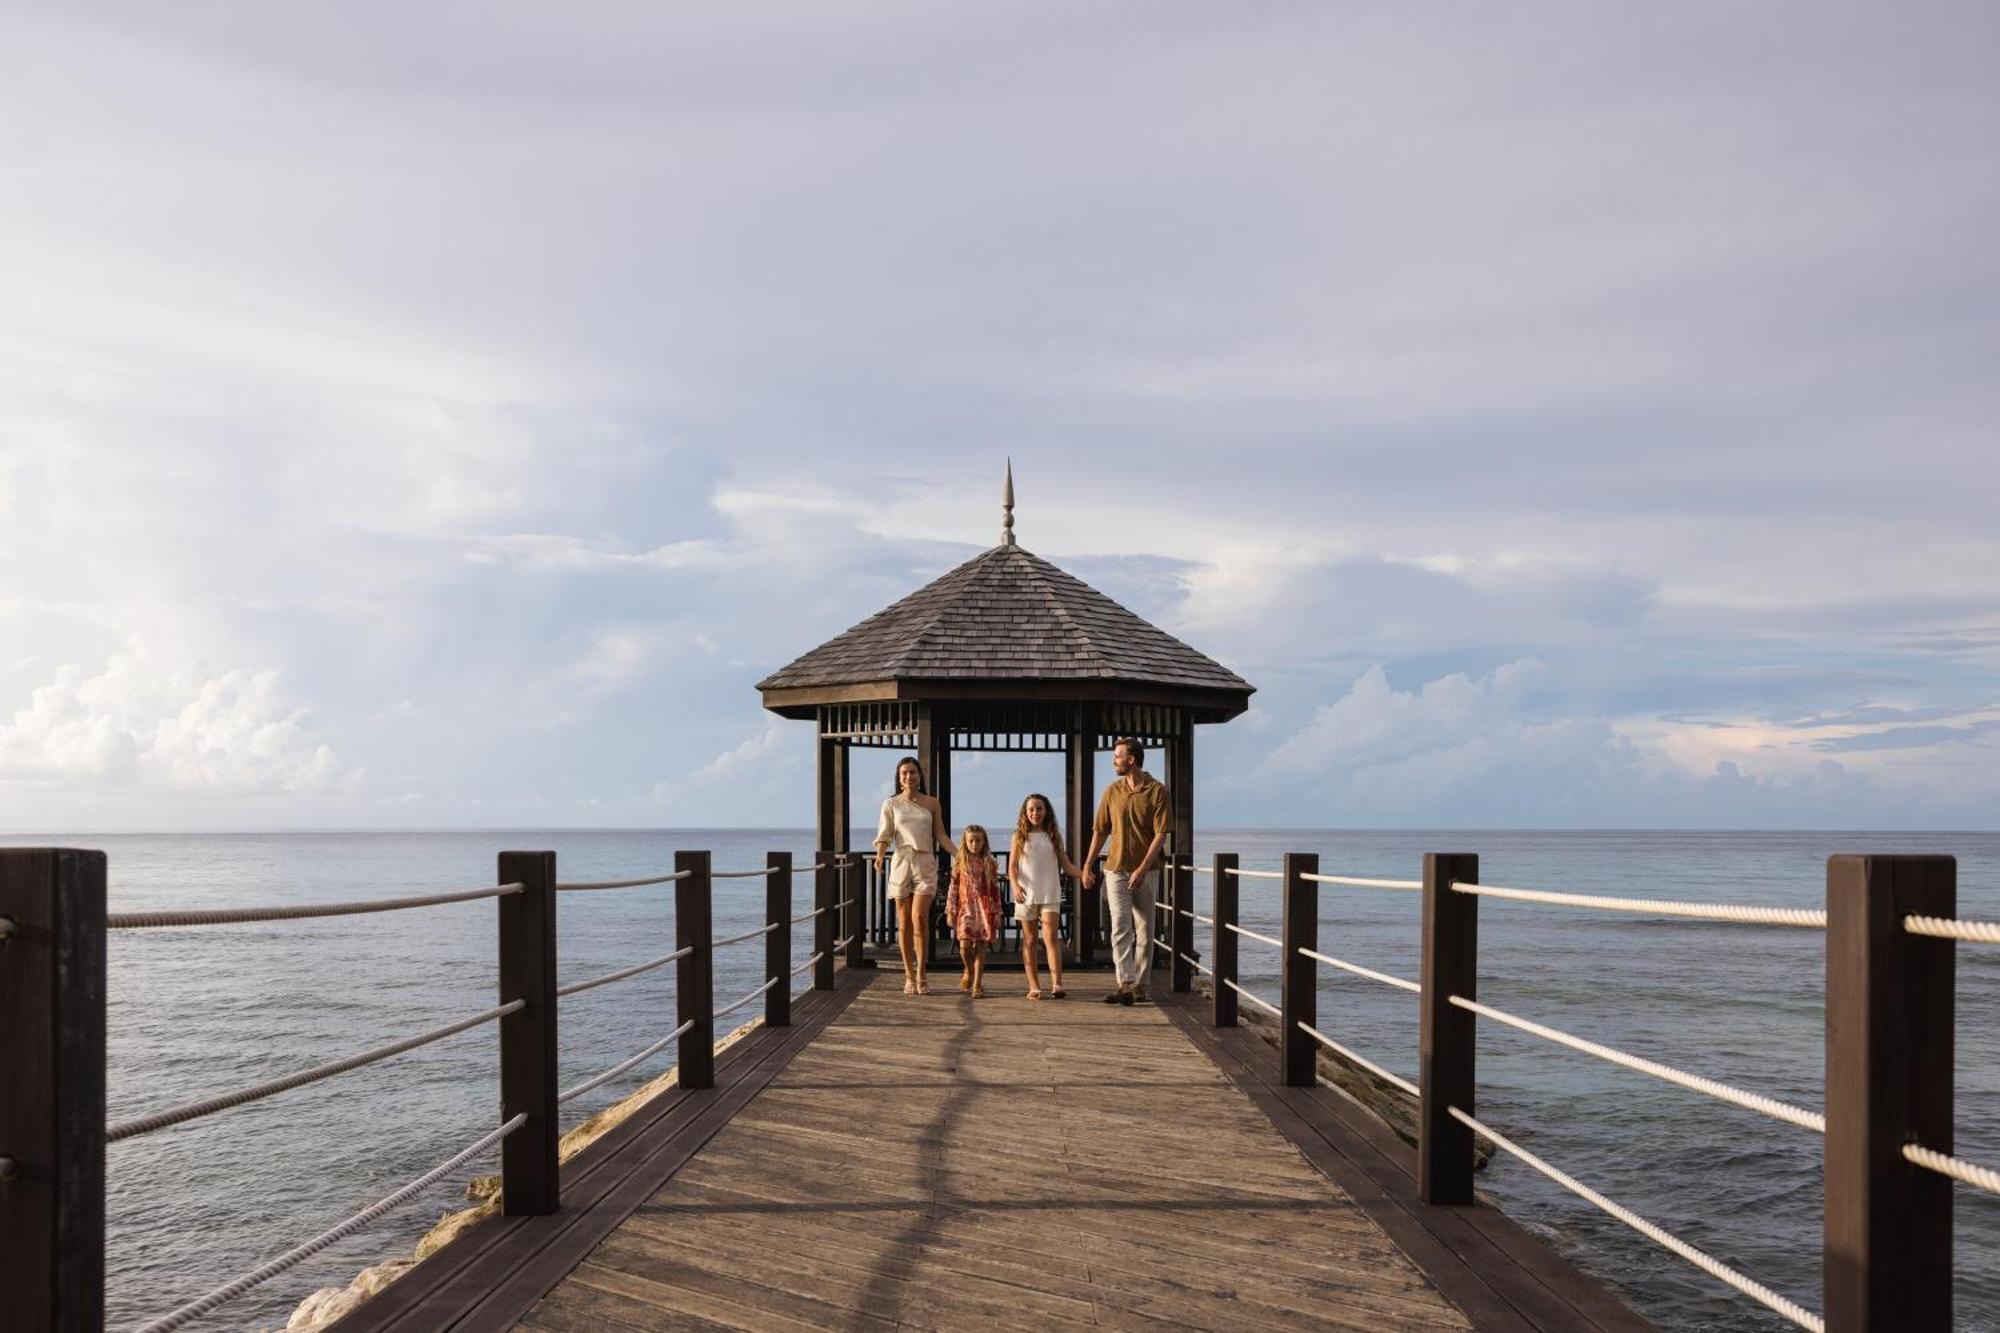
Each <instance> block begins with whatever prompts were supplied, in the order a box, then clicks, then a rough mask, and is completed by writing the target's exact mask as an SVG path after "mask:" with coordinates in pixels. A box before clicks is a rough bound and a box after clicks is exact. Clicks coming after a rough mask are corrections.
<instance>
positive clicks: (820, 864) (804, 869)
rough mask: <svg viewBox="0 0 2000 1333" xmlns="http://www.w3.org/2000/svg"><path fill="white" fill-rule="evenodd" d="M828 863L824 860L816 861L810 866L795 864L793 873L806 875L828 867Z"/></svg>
mask: <svg viewBox="0 0 2000 1333" xmlns="http://www.w3.org/2000/svg"><path fill="white" fill-rule="evenodd" d="M826 865H827V863H826V862H824V861H815V862H813V863H812V864H811V865H809V866H793V867H792V873H793V874H794V875H804V874H807V873H809V872H811V871H815V870H824V869H826Z"/></svg>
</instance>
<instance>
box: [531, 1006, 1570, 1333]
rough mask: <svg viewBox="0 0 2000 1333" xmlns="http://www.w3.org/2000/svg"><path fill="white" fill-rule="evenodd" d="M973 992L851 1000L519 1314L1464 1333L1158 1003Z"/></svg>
mask: <svg viewBox="0 0 2000 1333" xmlns="http://www.w3.org/2000/svg"><path fill="white" fill-rule="evenodd" d="M890 980H893V978H891V979H890ZM940 980H943V981H945V982H947V983H949V981H950V980H952V978H950V977H941V978H940ZM988 987H989V991H990V992H991V998H988V999H986V1000H983V1001H976V1002H975V1001H969V1000H966V999H965V998H963V997H962V996H961V995H960V994H959V993H958V992H957V990H956V988H955V987H950V986H949V985H948V984H947V986H946V987H945V988H944V989H943V990H941V992H940V993H939V994H936V995H931V996H925V997H906V996H904V995H902V994H900V993H899V991H898V990H897V989H896V988H894V987H893V986H892V985H888V984H877V985H875V986H873V987H871V988H870V989H868V990H865V991H863V992H862V993H861V994H860V995H859V996H858V997H857V998H856V999H855V1000H854V1001H853V1003H852V1004H851V1005H849V1006H848V1008H847V1009H846V1010H844V1011H843V1012H842V1013H841V1014H840V1015H838V1016H837V1018H836V1019H835V1020H834V1021H833V1022H832V1023H831V1024H830V1025H829V1026H828V1027H826V1029H825V1030H824V1031H823V1032H821V1034H820V1035H819V1037H818V1038H817V1039H816V1040H815V1041H814V1042H813V1044H812V1045H811V1046H810V1047H808V1048H806V1049H805V1050H803V1051H802V1052H801V1053H800V1054H799V1055H798V1056H796V1057H795V1058H794V1059H793V1060H792V1061H791V1063H790V1064H789V1065H788V1066H787V1067H785V1068H784V1069H783V1070H782V1071H780V1072H779V1073H777V1074H776V1075H775V1076H774V1077H773V1078H772V1080H771V1081H770V1083H769V1084H767V1085H766V1086H765V1087H764V1089H763V1090H762V1091H761V1092H759V1093H758V1095H757V1096H756V1098H755V1099H754V1100H753V1101H752V1102H750V1103H749V1105H748V1106H746V1107H745V1108H744V1109H743V1110H742V1111H740V1112H739V1113H738V1114H737V1115H736V1116H735V1118H734V1119H733V1120H732V1121H731V1122H730V1123H729V1124H728V1125H727V1126H726V1127H725V1128H723V1129H722V1130H721V1131H720V1132H719V1133H717V1134H716V1135H715V1137H714V1138H713V1139H711V1140H710V1141H709V1143H708V1144H707V1146H706V1147H705V1148H703V1149H702V1150H701V1152H700V1153H699V1154H698V1155H696V1156H695V1157H694V1158H693V1159H692V1160H691V1161H689V1162H688V1164H687V1165H686V1166H684V1167H682V1168H681V1170H680V1171H679V1172H678V1173H677V1174H676V1175H675V1176H674V1177H673V1179H672V1180H670V1181H668V1182H667V1183H666V1184H665V1186H664V1187H663V1188H661V1189H660V1190H659V1191H658V1192H657V1193H655V1194H654V1195H653V1197H652V1198H651V1199H650V1201H648V1202H647V1203H645V1204H643V1205H641V1206H640V1207H639V1208H638V1209H637V1210H636V1211H635V1212H634V1213H633V1214H632V1216H631V1217H630V1218H629V1220H627V1221H626V1222H625V1224H624V1225H623V1226H621V1227H619V1228H618V1230H617V1231H616V1232H615V1233H613V1234H612V1235H611V1236H609V1237H607V1238H606V1239H605V1240H604V1241H603V1242H602V1243H600V1244H599V1245H597V1247H596V1248H595V1249H594V1250H592V1251H591V1252H590V1253H589V1254H588V1255H587V1256H585V1257H584V1258H583V1260H582V1262H581V1263H580V1264H579V1265H578V1266H577V1267H576V1269H575V1270H574V1271H573V1272H572V1273H570V1275H569V1276H568V1277H567V1278H566V1279H565V1280H564V1281H563V1282H562V1283H561V1285H559V1286H557V1287H556V1288H555V1289H554V1290H553V1291H552V1292H550V1294H549V1295H548V1296H547V1297H546V1298H545V1299H544V1300H543V1301H542V1302H541V1303H540V1304H538V1305H537V1306H535V1307H534V1308H533V1309H532V1310H530V1311H529V1312H528V1314H527V1316H526V1318H525V1320H524V1321H523V1322H522V1323H521V1324H520V1325H519V1327H520V1328H523V1329H531V1330H539V1331H541V1333H554V1331H555V1330H567V1329H581V1328H604V1329H667V1328H684V1327H712V1326H721V1327H726V1328H739V1329H807V1328H811V1329H819V1328H876V1327H880V1328H889V1327H895V1326H909V1327H918V1328H969V1327H982V1328H983V1327H996V1328H1019V1329H1035V1330H1043V1329H1060V1328H1082V1327H1101V1326H1109V1327H1116V1328H1126V1329H1139V1328H1154V1327H1170V1328H1173V1327H1178V1328H1218V1329H1219V1328H1228V1329H1239V1328H1287V1329H1291V1328H1330V1329H1349V1330H1357V1331H1358V1330H1379V1329H1413V1330H1415V1329H1463V1328H1469V1327H1472V1326H1473V1321H1472V1320H1470V1319H1468V1317H1467V1315H1466V1314H1465V1313H1464V1312H1463V1311H1462V1310H1461V1309H1460V1308H1459V1307H1458V1306H1457V1305H1455V1304H1453V1302H1452V1301H1450V1300H1448V1299H1446V1298H1445V1297H1444V1296H1443V1295H1442V1294H1441V1293H1440V1292H1439V1290H1438V1288H1437V1287H1436V1285H1435V1284H1434V1283H1433V1282H1431V1281H1430V1280H1428V1279H1427V1278H1426V1277H1425V1275H1424V1274H1423V1272H1422V1271H1421V1270H1420V1269H1419V1268H1418V1266H1417V1265H1416V1264H1414V1263H1412V1262H1411V1261H1410V1260H1409V1259H1408V1258H1406V1257H1405V1256H1404V1255H1403V1254H1402V1252H1401V1251H1400V1250H1399V1249H1398V1247H1397V1244H1396V1242H1395V1241H1394V1240H1392V1239H1391V1237H1390V1236H1389V1235H1388V1234H1387V1233H1385V1231H1384V1230H1383V1228H1382V1227H1381V1226H1380V1225H1378V1224H1377V1223H1376V1222H1375V1221H1374V1220H1372V1219H1371V1217H1370V1216H1369V1215H1368V1214H1367V1213H1366V1212H1365V1211H1364V1210H1363V1209H1362V1208H1360V1207H1358V1206H1357V1205H1356V1203H1355V1202H1354V1200H1353V1199H1351V1198H1350V1197H1349V1195H1348V1193H1347V1192H1346V1191H1345V1190H1344V1189H1343V1188H1342V1187H1340V1186H1339V1185H1336V1184H1334V1183H1332V1182H1331V1181H1329V1179H1328V1178H1327V1177H1326V1176H1325V1175H1323V1174H1322V1173H1321V1171H1320V1170H1316V1169H1314V1166H1313V1165H1311V1164H1310V1163H1309V1162H1308V1161H1307V1160H1306V1158H1305V1157H1304V1156H1302V1155H1301V1153H1300V1152H1299V1151H1298V1150H1297V1149H1296V1148H1295V1147H1294V1146H1293V1145H1292V1144H1291V1143H1289V1142H1287V1141H1286V1139H1285V1137H1284V1136H1283V1135H1281V1134H1280V1133H1279V1132H1278V1130H1277V1129H1275V1128H1274V1127H1273V1124H1272V1122H1271V1120H1270V1119H1269V1118H1268V1117H1267V1115H1266V1114H1265V1112H1264V1111H1262V1110H1260V1109H1259V1108H1258V1106H1257V1105H1255V1104H1254V1103H1253V1101H1252V1099H1251V1097H1250V1096H1249V1095H1247V1094H1246V1092H1245V1091H1244V1090H1243V1089H1241V1088H1239V1087H1238V1086H1237V1084H1236V1083H1235V1082H1233V1081H1232V1080H1231V1078H1230V1077H1229V1076H1228V1075H1227V1074H1226V1073H1225V1072H1224V1071H1223V1070H1222V1069H1221V1068H1219V1067H1218V1065H1217V1064H1216V1062H1215V1061H1214V1060H1212V1059H1211V1058H1209V1057H1208V1056H1207V1055H1205V1054H1204V1053H1203V1052H1202V1050H1201V1049H1199V1048H1197V1046H1196V1045H1195V1044H1194V1043H1193V1042H1191V1041H1190V1040H1189V1038H1188V1036H1187V1035H1184V1034H1183V1033H1182V1032H1181V1031H1179V1030H1177V1028H1176V1025H1175V1022H1174V1021H1173V1018H1172V1017H1171V1016H1170V1014H1169V1012H1168V1010H1167V1009H1166V1008H1164V1007H1154V1006H1139V1007H1136V1008H1131V1009H1120V1008H1115V1007H1107V1006H1104V1005H1102V1004H1099V1003H1096V1002H1095V1001H1096V1000H1097V999H1098V998H1099V997H1098V994H1090V993H1085V992H1083V991H1082V990H1078V991H1076V992H1073V998H1071V999H1069V1000H1066V1001H1060V1002H1058V1001H1052V1000H1044V1001H1041V1002H1039V1003H1031V1002H1029V1001H1027V1000H1026V999H1025V998H1024V997H1023V995H1022V988H1021V982H1020V979H1019V978H1017V977H1011V976H1001V977H995V978H994V979H992V980H989V982H988ZM1193 1004H1194V1001H1193V1000H1192V998H1191V997H1184V998H1182V999H1181V1000H1180V1001H1179V1002H1178V1006H1176V1007H1179V1006H1187V1007H1189V1010H1190V1012H1191V1013H1192V1012H1193V1008H1192V1006H1193ZM1328 1095H1330V1094H1328ZM1364 1184H1367V1183H1366V1182H1364ZM1367 1188H1369V1189H1371V1190H1372V1189H1376V1188H1377V1187H1376V1186H1374V1185H1373V1184H1367ZM1482 1290H1484V1288H1482ZM1509 1326H1511V1327H1517V1328H1518V1327H1527V1326H1530V1325H1526V1324H1524V1323H1522V1322H1519V1321H1517V1322H1515V1323H1514V1324H1512V1325H1509ZM1562 1326H1563V1327H1579V1328H1584V1327H1593V1325H1591V1324H1588V1323H1586V1322H1583V1321H1580V1320H1579V1321H1574V1322H1572V1323H1568V1324H1564V1325H1562Z"/></svg>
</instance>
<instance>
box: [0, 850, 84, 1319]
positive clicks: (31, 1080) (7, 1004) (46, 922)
mask: <svg viewBox="0 0 2000 1333" xmlns="http://www.w3.org/2000/svg"><path fill="white" fill-rule="evenodd" d="M104 881H105V860H104V853H103V852H87V851H77V850H73V849H70V848H46V847H22V848H11V847H10V848H6V849H0V1016H4V1017H0V1070H4V1071H6V1072H5V1076H4V1079H0V1088H4V1091H0V1236H4V1237H5V1238H6V1240H5V1243H0V1292H4V1293H5V1295H4V1297H0V1301H4V1303H5V1308H6V1311H7V1315H6V1320H5V1322H6V1324H7V1326H8V1327H10V1328H22V1329H31V1328H32V1329H48V1330H51V1333H86V1331H87V1333H98V1330H99V1329H101V1328H102V1327H103V1326H104V994H105V991H104V985H105V961H104V960H105V947H104Z"/></svg>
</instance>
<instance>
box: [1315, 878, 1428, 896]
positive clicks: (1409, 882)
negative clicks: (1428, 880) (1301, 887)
mask: <svg viewBox="0 0 2000 1333" xmlns="http://www.w3.org/2000/svg"><path fill="white" fill-rule="evenodd" d="M1299 878H1300V879H1309V880H1311V881H1312V882H1313V883H1315V884H1350V885H1352V886H1354V887H1355V888H1357V889H1406V890H1408V889H1414V890H1417V891H1419V892H1421V891H1422V890H1423V887H1424V882H1423V881H1422V880H1420V879H1359V878H1357V877H1355V876H1353V875H1300V876H1299Z"/></svg>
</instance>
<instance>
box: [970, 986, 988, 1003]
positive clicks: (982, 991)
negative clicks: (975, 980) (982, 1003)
mask: <svg viewBox="0 0 2000 1333" xmlns="http://www.w3.org/2000/svg"><path fill="white" fill-rule="evenodd" d="M972 998H973V999H975V1000H983V999H985V998H986V987H984V986H974V987H973V988H972Z"/></svg>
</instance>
